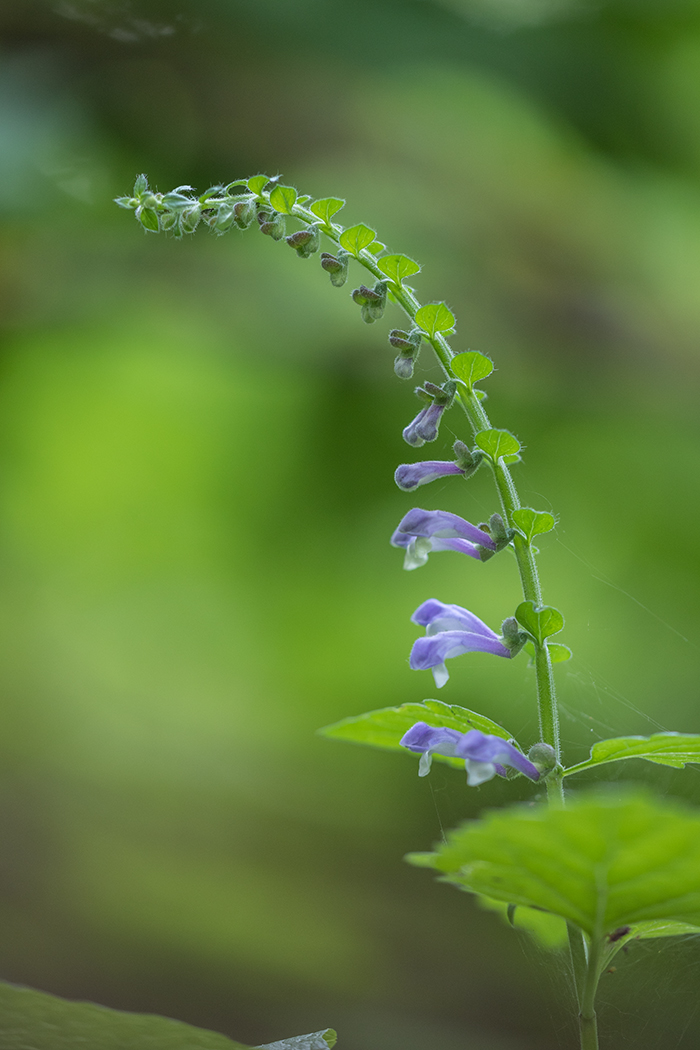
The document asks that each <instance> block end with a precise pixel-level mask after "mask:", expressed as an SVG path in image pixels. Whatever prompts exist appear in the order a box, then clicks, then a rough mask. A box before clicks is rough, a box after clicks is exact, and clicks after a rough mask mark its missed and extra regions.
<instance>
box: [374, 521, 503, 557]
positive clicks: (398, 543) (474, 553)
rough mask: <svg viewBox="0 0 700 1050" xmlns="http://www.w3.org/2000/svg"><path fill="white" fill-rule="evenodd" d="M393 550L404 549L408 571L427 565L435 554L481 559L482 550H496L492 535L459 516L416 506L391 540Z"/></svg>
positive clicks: (400, 523)
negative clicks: (448, 552)
mask: <svg viewBox="0 0 700 1050" xmlns="http://www.w3.org/2000/svg"><path fill="white" fill-rule="evenodd" d="M391 545H392V547H403V548H404V550H405V551H406V557H405V560H404V563H403V567H404V569H417V568H418V567H419V566H420V565H425V563H426V562H427V560H428V555H429V554H430V552H431V551H458V552H460V553H461V554H468V555H469V556H470V557H471V558H476V559H477V561H479V560H480V559H481V551H482V550H483V548H486V549H487V550H489V551H495V550H496V544H495V542H494V540H493V539H492V538H491V536H490V535H489V534H488V532H484V531H483V529H480V528H477V526H476V525H472V524H471V522H469V521H465V520H464V518H460V517H459V515H457V514H450V513H449V512H448V511H445V510H421V509H420V508H419V507H414V508H413V510H409V512H408V514H406V516H405V517H404V518H402V520H401V521H400V522H399V525H398V528H397V529H396V532H395V533H394V535H393V536H392V537H391Z"/></svg>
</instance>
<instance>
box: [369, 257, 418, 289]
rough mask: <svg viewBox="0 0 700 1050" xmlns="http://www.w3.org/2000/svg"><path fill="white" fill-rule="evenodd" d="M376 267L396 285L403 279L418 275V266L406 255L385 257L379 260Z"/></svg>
mask: <svg viewBox="0 0 700 1050" xmlns="http://www.w3.org/2000/svg"><path fill="white" fill-rule="evenodd" d="M377 266H378V267H379V269H380V270H381V271H382V273H384V274H386V276H387V277H389V278H391V280H392V281H396V283H397V284H401V282H402V281H403V279H404V277H411V276H412V275H413V274H414V273H420V266H419V265H418V263H417V262H414V261H413V259H409V257H408V256H407V255H385V256H384V258H383V259H380V260H379V262H378V263H377Z"/></svg>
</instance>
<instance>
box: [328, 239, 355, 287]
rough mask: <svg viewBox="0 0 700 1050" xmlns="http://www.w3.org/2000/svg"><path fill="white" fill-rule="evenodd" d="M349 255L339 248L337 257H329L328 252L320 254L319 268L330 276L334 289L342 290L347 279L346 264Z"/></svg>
mask: <svg viewBox="0 0 700 1050" xmlns="http://www.w3.org/2000/svg"><path fill="white" fill-rule="evenodd" d="M349 260H350V255H349V254H348V252H346V251H345V249H344V248H341V249H340V251H339V252H338V255H337V256H335V255H331V253H330V252H321V266H322V267H323V269H324V270H325V271H326V273H328V274H330V277H331V284H332V285H333V286H334V287H335V288H342V287H343V285H344V284H345V282H346V281H347V279H348V262H349Z"/></svg>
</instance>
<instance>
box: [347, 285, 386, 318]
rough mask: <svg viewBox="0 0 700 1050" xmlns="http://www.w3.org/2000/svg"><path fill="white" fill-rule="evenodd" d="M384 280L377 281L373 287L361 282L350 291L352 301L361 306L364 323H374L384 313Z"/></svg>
mask: <svg viewBox="0 0 700 1050" xmlns="http://www.w3.org/2000/svg"><path fill="white" fill-rule="evenodd" d="M386 290H387V282H386V281H377V283H376V284H375V286H374V288H368V287H367V286H366V285H364V284H361V285H360V287H359V288H356V289H355V291H354V292H353V293H352V298H353V301H354V302H356V303H357V304H358V306H361V307H362V320H363V321H365V322H366V324H374V322H375V321H378V320H379V319H380V318H381V317H382V315H383V314H384V307H385V305H386Z"/></svg>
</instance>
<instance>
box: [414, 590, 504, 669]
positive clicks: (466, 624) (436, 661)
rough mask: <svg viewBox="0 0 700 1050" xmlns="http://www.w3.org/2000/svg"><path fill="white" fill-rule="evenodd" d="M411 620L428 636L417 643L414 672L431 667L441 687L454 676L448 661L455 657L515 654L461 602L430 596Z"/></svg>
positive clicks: (415, 646) (419, 639) (415, 643)
mask: <svg viewBox="0 0 700 1050" xmlns="http://www.w3.org/2000/svg"><path fill="white" fill-rule="evenodd" d="M411 620H412V621H413V623H417V624H419V625H420V626H421V627H425V638H418V639H417V640H416V641H415V642H414V643H413V648H412V649H411V660H410V666H411V667H412V668H413V670H414V671H424V670H427V669H428V668H430V669H431V670H432V672H433V677H434V679H435V685H436V686H437V688H438V689H441V688H442V687H443V685H445V683H446V682H447V680H448V679H449V677H450V675H449V672H448V670H447V668H446V667H445V660H450V659H451V658H452V657H453V656H461V655H462V654H463V653H493V655H494V656H505V657H507V658H510V657H511V656H512V655H513V653H512V651H511V650H510V649H509V648H508V647H507V646H505V645H504V644H503V641H502V640H501V639H500V638H499V636H498V635H497V634H496V632H495V631H492V630H491V628H490V627H487V625H486V624H485V623H484V622H483V620H480V619H479V617H478V616H475V615H474V613H472V612H469V610H468V609H463V608H462V607H461V606H460V605H445V603H444V602H439V601H438V600H437V599H436V598H429V599H428V601H427V602H423V604H422V605H419V606H418V608H417V609H416V611H415V612H414V614H413V616H412V617H411Z"/></svg>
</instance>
